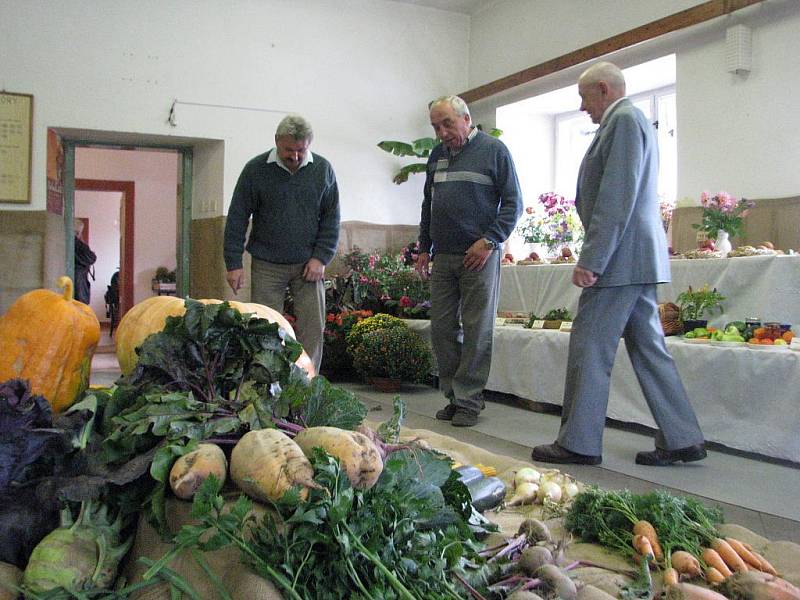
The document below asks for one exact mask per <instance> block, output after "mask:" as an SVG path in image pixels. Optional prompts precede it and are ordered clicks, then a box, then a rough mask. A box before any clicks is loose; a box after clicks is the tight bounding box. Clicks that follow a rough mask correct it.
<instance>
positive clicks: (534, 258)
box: [528, 252, 540, 260]
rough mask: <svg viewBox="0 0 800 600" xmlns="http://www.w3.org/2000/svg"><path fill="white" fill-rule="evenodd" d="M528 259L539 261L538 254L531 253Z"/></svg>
mask: <svg viewBox="0 0 800 600" xmlns="http://www.w3.org/2000/svg"><path fill="white" fill-rule="evenodd" d="M528 259H530V260H540V259H539V255H538V254H536V252H531V253H530V254H529V255H528Z"/></svg>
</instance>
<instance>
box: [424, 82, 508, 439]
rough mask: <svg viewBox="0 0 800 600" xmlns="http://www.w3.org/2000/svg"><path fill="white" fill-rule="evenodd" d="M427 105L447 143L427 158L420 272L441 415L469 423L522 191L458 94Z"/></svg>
mask: <svg viewBox="0 0 800 600" xmlns="http://www.w3.org/2000/svg"><path fill="white" fill-rule="evenodd" d="M429 108H430V120H431V126H432V127H433V130H434V132H435V133H436V136H437V137H438V138H439V139H440V140H441V142H442V143H441V144H439V145H438V146H436V147H435V148H434V149H433V151H432V152H431V155H430V158H429V159H428V167H427V176H426V180H425V192H424V199H423V202H422V217H421V221H420V233H419V244H420V256H419V260H418V261H417V270H418V271H419V272H420V274H422V276H423V277H427V276H428V274H429V272H430V282H431V310H430V315H431V340H432V343H433V350H434V353H435V354H436V361H437V363H438V367H439V387H440V389H441V391H442V393H443V394H444V396H445V397H446V398H447V399H448V400H449V404H448V405H447V406H445V407H444V408H443V409H442V410H440V411H438V412H437V413H436V418H437V419H440V420H443V421H451V423H452V424H453V425H454V426H455V427H470V426H472V425H475V423H477V421H478V414H479V413H480V411H481V410H482V409H483V397H482V393H483V388H484V386H485V385H486V380H487V379H488V378H489V368H490V366H491V360H492V336H493V334H494V322H495V316H496V313H497V297H498V288H499V283H500V259H501V254H502V245H503V242H505V240H506V239H507V238H508V236H509V235H511V232H512V231H513V230H514V227H515V225H516V223H517V220H518V219H519V217H520V215H521V214H522V194H521V193H520V189H519V181H518V180H517V173H516V169H515V168H514V161H513V160H512V158H511V154H510V153H509V151H508V148H506V146H505V144H503V143H502V142H501V141H500V140H498V139H496V138H494V137H492V136H490V135H487V134H485V133H483V132H482V131H479V130H478V129H477V128H475V127H474V126H473V125H472V119H471V117H470V114H469V108H468V107H467V105H466V103H465V102H464V101H463V100H462V99H461V98H459V97H458V96H445V97H442V98H439V99H437V100H434V101H433V102H432V103H431V104H430V107H429ZM433 256H435V261H433V264H431V259H432V257H433Z"/></svg>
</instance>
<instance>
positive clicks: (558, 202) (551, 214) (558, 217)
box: [517, 192, 583, 252]
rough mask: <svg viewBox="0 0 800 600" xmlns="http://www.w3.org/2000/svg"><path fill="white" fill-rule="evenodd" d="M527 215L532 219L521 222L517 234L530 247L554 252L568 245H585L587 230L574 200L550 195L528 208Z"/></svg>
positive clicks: (544, 196) (528, 218) (551, 193)
mask: <svg viewBox="0 0 800 600" xmlns="http://www.w3.org/2000/svg"><path fill="white" fill-rule="evenodd" d="M525 212H526V213H527V214H529V215H530V216H529V217H527V218H526V219H523V220H522V221H520V224H519V225H518V226H517V233H518V234H519V235H520V236H521V237H522V238H523V240H525V243H526V244H544V245H545V246H546V247H547V248H548V250H549V251H551V252H552V251H555V250H557V249H558V248H560V247H561V246H565V245H574V246H575V247H576V248H577V247H579V246H580V245H581V242H582V241H583V227H582V226H581V222H580V219H579V218H578V213H577V211H576V210H575V201H574V200H567V199H566V198H564V196H562V195H560V194H556V193H554V192H546V193H544V194H542V195H540V196H539V203H538V204H537V205H536V206H528V207H527V208H526V209H525Z"/></svg>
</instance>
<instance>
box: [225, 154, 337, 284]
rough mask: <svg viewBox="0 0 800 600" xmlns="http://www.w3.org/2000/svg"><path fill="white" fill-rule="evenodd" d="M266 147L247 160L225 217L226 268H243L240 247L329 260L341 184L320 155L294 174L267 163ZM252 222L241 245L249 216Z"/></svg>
mask: <svg viewBox="0 0 800 600" xmlns="http://www.w3.org/2000/svg"><path fill="white" fill-rule="evenodd" d="M268 156H269V152H265V153H264V154H260V155H258V156H256V157H255V158H253V159H252V160H250V161H249V162H248V163H247V164H246V165H245V166H244V169H242V173H241V175H239V181H238V182H237V183H236V188H235V189H234V191H233V199H232V200H231V206H230V209H229V210H228V218H227V220H226V222H225V244H224V255H225V267H226V269H227V270H228V271H230V270H233V269H241V268H242V251H243V249H244V248H246V249H247V251H248V252H249V253H250V254H251V255H252V256H253V257H254V258H257V259H259V260H264V261H268V262H272V263H279V264H301V263H306V262H308V260H309V259H310V258H316V259H318V260H320V261H321V262H322V263H323V264H326V265H327V264H328V263H330V261H331V259H332V258H333V255H334V253H335V252H336V245H337V243H338V241H339V188H338V187H337V185H336V175H334V173H333V169H332V168H331V165H330V163H329V162H328V161H327V160H325V159H324V158H323V157H321V156H320V155H319V154H313V160H312V161H311V162H309V163H308V164H306V166H304V167H302V168H301V169H299V170H298V171H296V172H295V173H294V174H289V173H288V172H287V171H286V170H284V169H283V168H281V166H280V165H279V164H278V163H274V162H273V163H268V162H267V157H268ZM251 217H252V219H253V227H252V229H251V230H250V235H249V237H248V239H247V246H244V238H245V233H246V231H247V224H248V221H249V220H250V218H251Z"/></svg>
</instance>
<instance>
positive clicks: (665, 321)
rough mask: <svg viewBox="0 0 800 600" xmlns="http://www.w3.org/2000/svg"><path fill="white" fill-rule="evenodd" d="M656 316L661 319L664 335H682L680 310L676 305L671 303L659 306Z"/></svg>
mask: <svg viewBox="0 0 800 600" xmlns="http://www.w3.org/2000/svg"><path fill="white" fill-rule="evenodd" d="M658 316H659V318H660V319H661V327H662V328H663V329H664V335H679V334H681V333H683V321H681V309H680V308H679V307H678V305H677V304H674V303H672V302H664V303H663V304H659V305H658Z"/></svg>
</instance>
